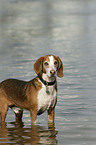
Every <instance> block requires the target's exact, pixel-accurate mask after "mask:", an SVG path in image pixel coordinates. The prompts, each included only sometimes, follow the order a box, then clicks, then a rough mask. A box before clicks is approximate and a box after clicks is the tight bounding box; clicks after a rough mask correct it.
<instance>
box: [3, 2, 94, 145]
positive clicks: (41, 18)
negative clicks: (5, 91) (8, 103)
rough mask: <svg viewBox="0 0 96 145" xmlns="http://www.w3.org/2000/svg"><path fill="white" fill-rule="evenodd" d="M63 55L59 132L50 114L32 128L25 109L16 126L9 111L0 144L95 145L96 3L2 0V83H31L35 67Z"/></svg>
mask: <svg viewBox="0 0 96 145" xmlns="http://www.w3.org/2000/svg"><path fill="white" fill-rule="evenodd" d="M51 53H52V54H54V55H58V56H60V58H61V59H62V61H63V63H64V74H65V76H64V78H62V79H60V78H58V103H57V106H56V116H55V130H54V131H52V130H49V129H48V127H47V113H46V112H45V113H44V114H43V115H41V116H40V117H38V118H37V125H36V126H33V127H31V122H30V114H29V112H28V111H26V110H25V111H24V115H23V122H22V124H16V122H15V120H14V113H13V112H12V111H11V110H10V109H9V111H8V115H7V118H6V127H3V128H0V144H3V143H5V144H6V145H10V144H16V145H30V144H31V145H36V144H42V145H43V144H44V145H47V144H48V145H49V144H50V145H96V0H59V1H58V0H0V81H2V80H4V79H7V78H17V79H22V80H30V79H32V78H33V77H35V76H36V74H35V72H34V70H33V64H34V62H35V61H36V59H37V58H39V57H40V56H42V55H46V54H51Z"/></svg>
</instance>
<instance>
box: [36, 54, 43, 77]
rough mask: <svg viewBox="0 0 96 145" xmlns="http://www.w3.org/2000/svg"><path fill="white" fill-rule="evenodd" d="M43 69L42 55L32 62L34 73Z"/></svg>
mask: <svg viewBox="0 0 96 145" xmlns="http://www.w3.org/2000/svg"><path fill="white" fill-rule="evenodd" d="M42 69H43V57H40V58H39V59H38V60H37V61H36V62H35V63H34V70H35V72H36V74H40V72H42Z"/></svg>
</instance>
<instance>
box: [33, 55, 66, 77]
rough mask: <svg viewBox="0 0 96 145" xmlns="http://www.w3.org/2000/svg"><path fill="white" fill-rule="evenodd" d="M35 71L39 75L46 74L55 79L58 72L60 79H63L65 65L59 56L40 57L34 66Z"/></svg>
mask: <svg viewBox="0 0 96 145" xmlns="http://www.w3.org/2000/svg"><path fill="white" fill-rule="evenodd" d="M34 70H35V72H36V74H37V75H39V74H42V73H45V74H46V75H47V76H48V77H54V76H55V75H56V72H57V76H58V77H63V63H62V61H61V59H60V58H59V56H54V55H46V56H43V57H40V58H39V59H38V60H37V61H36V62H35V64H34Z"/></svg>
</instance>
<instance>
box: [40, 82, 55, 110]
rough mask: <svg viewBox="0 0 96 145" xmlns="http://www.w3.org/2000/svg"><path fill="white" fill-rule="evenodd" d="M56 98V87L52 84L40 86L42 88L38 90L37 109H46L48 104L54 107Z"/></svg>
mask: <svg viewBox="0 0 96 145" xmlns="http://www.w3.org/2000/svg"><path fill="white" fill-rule="evenodd" d="M55 99H56V89H55V88H54V86H47V87H46V86H45V85H43V86H42V89H41V90H40V91H39V92H38V111H39V110H40V109H43V111H45V110H48V109H49V107H50V106H52V107H54V105H55Z"/></svg>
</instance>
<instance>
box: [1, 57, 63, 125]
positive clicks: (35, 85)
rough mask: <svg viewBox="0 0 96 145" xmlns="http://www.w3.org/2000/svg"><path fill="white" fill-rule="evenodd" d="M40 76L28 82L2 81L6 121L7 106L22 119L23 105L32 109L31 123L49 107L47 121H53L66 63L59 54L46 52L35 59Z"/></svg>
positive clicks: (2, 116)
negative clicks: (46, 53) (58, 81)
mask: <svg viewBox="0 0 96 145" xmlns="http://www.w3.org/2000/svg"><path fill="white" fill-rule="evenodd" d="M34 70H35V72H36V74H37V76H36V77H35V78H34V79H32V80H30V81H28V82H26V81H22V80H17V79H7V80H4V81H3V82H1V83H0V120H1V122H4V121H5V118H6V115H7V111H8V108H9V107H10V108H11V109H12V110H13V111H14V113H15V119H16V121H18V120H22V115H23V109H27V110H29V111H30V116H31V123H32V124H34V123H36V118H37V115H40V114H42V113H43V112H45V111H46V110H47V112H48V122H52V123H54V114H55V106H56V103H57V81H56V75H57V76H58V77H63V63H62V61H61V59H60V58H59V56H54V55H46V56H42V57H40V58H39V59H38V60H37V61H36V62H35V63H34Z"/></svg>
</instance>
